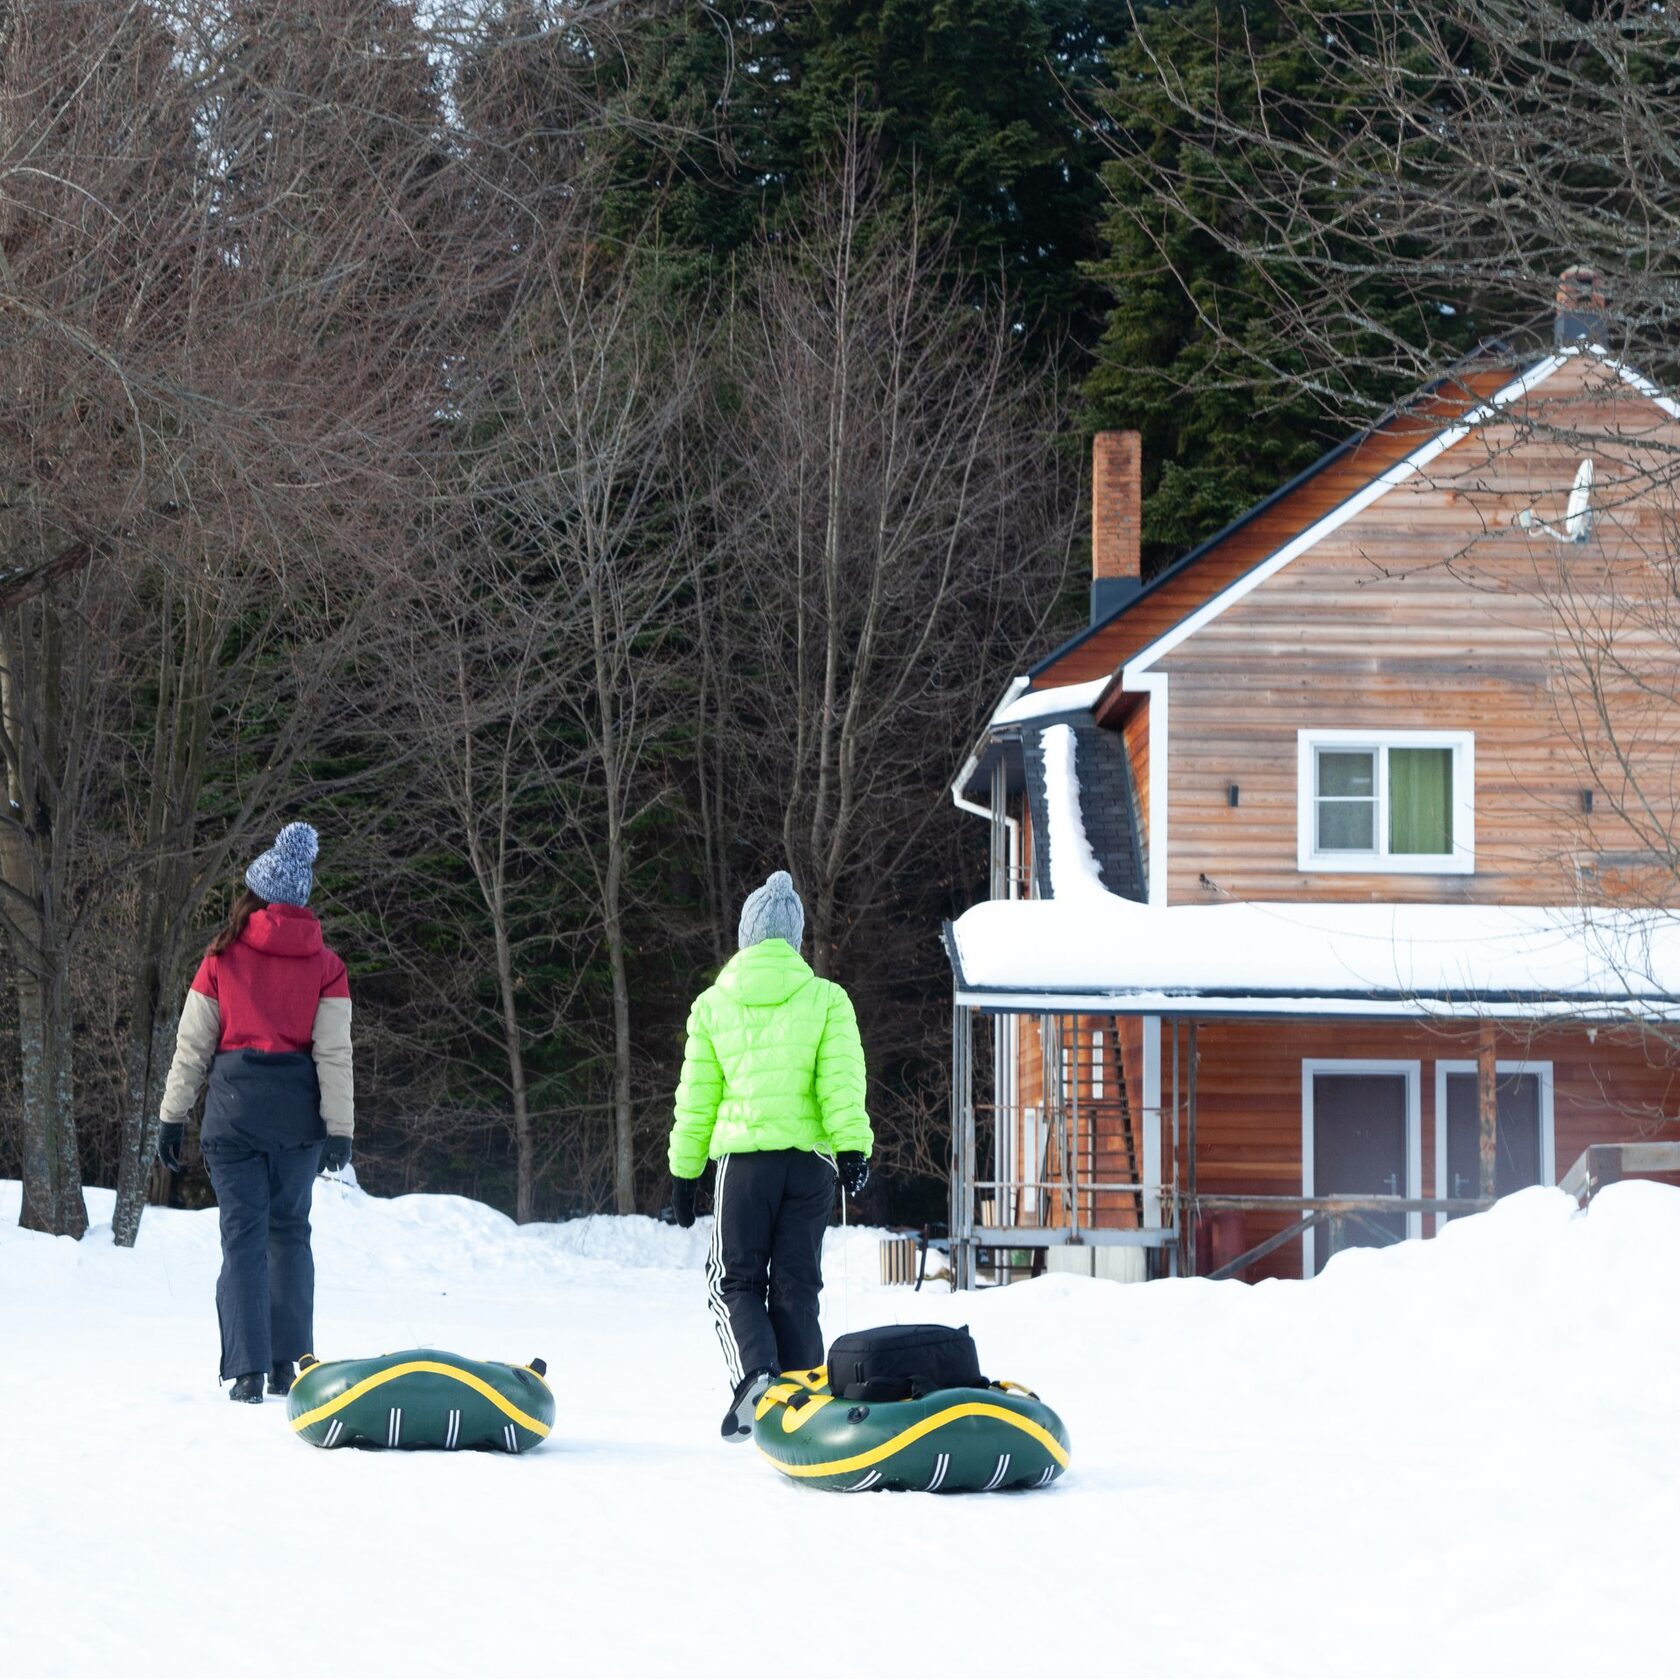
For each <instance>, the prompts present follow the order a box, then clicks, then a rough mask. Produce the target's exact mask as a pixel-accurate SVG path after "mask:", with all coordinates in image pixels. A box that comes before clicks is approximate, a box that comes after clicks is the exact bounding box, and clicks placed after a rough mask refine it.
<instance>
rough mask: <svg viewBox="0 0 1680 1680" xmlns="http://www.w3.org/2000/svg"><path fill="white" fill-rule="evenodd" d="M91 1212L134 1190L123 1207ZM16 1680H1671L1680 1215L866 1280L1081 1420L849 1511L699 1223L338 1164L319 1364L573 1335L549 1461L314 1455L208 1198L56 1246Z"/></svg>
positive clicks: (859, 1273) (10, 1477)
mask: <svg viewBox="0 0 1680 1680" xmlns="http://www.w3.org/2000/svg"><path fill="white" fill-rule="evenodd" d="M89 1201H90V1210H91V1212H92V1214H93V1217H94V1218H95V1219H99V1218H103V1217H108V1215H109V1209H110V1198H109V1196H108V1195H103V1194H101V1193H99V1192H97V1191H96V1192H92V1193H91V1194H90V1197H89ZM17 1207H18V1192H17V1186H16V1184H15V1183H13V1184H0V1328H3V1330H4V1340H3V1344H0V1346H3V1354H4V1357H3V1358H0V1440H3V1441H4V1443H5V1449H4V1451H5V1459H4V1470H3V1474H0V1605H3V1606H4V1617H3V1622H0V1673H3V1674H5V1675H8V1676H17V1675H35V1674H54V1675H59V1674H121V1675H198V1674H237V1675H240V1676H259V1675H284V1676H288V1677H291V1676H296V1675H298V1674H308V1675H311V1676H317V1675H335V1674H357V1675H384V1674H472V1675H482V1674H505V1673H511V1672H513V1671H514V1670H515V1669H516V1668H517V1669H519V1670H521V1671H522V1672H526V1673H530V1674H535V1675H550V1674H564V1675H572V1674H578V1675H581V1674H630V1675H640V1674H657V1675H688V1674H704V1675H711V1674H718V1675H730V1676H738V1675H742V1674H747V1675H754V1674H765V1673H770V1674H774V1673H778V1672H793V1673H798V1674H802V1675H803V1674H809V1675H826V1674H831V1673H845V1672H854V1673H860V1674H861V1673H870V1674H887V1675H896V1674H905V1675H912V1674H914V1675H947V1674H956V1673H962V1674H965V1675H994V1674H995V1675H1005V1674H1042V1673H1078V1674H1092V1675H1097V1674H1100V1675H1103V1676H1105V1677H1106V1676H1112V1675H1129V1674H1214V1673H1219V1674H1225V1673H1233V1674H1234V1673H1242V1674H1292V1675H1293V1674H1312V1675H1317V1674H1349V1673H1353V1674H1381V1675H1391V1674H1392V1675H1412V1674H1464V1673H1475V1674H1478V1675H1506V1674H1509V1675H1537V1674H1581V1673H1590V1674H1611V1673H1617V1674H1657V1673H1663V1672H1667V1673H1672V1672H1673V1671H1674V1666H1675V1661H1676V1656H1675V1646H1674V1642H1673V1632H1672V1618H1671V1613H1670V1605H1671V1602H1672V1601H1671V1599H1670V1596H1669V1595H1670V1593H1671V1592H1672V1591H1673V1588H1674V1579H1675V1567H1676V1563H1677V1562H1680V1543H1677V1539H1676V1536H1677V1533H1680V1529H1677V1526H1676V1522H1675V1513H1676V1511H1677V1510H1680V1473H1677V1467H1680V1415H1677V1412H1680V1408H1677V1397H1680V1328H1677V1327H1680V1314H1677V1312H1676V1305H1677V1302H1676V1292H1677V1285H1680V1191H1677V1190H1672V1189H1665V1188H1662V1187H1659V1186H1655V1185H1648V1184H1627V1185H1622V1186H1618V1187H1616V1188H1613V1189H1611V1190H1608V1191H1607V1192H1605V1193H1604V1195H1603V1196H1602V1197H1601V1198H1600V1199H1599V1201H1598V1202H1597V1203H1595V1205H1594V1206H1593V1209H1592V1211H1591V1213H1590V1215H1588V1216H1584V1217H1578V1216H1575V1215H1574V1214H1573V1212H1572V1209H1571V1205H1570V1204H1569V1202H1568V1201H1567V1200H1566V1199H1565V1198H1564V1197H1563V1196H1562V1195H1561V1193H1559V1192H1555V1191H1545V1190H1533V1191H1528V1192H1525V1193H1524V1194H1523V1195H1521V1196H1518V1197H1514V1198H1512V1199H1511V1200H1509V1201H1507V1202H1505V1203H1502V1204H1501V1205H1500V1206H1499V1207H1498V1208H1496V1209H1495V1210H1494V1211H1493V1212H1492V1213H1490V1214H1488V1215H1486V1216H1484V1217H1482V1218H1479V1219H1467V1220H1461V1221H1459V1222H1457V1223H1455V1224H1454V1225H1452V1226H1451V1227H1450V1228H1449V1229H1448V1231H1447V1233H1446V1235H1445V1237H1444V1238H1443V1239H1442V1240H1441V1241H1440V1242H1438V1243H1433V1244H1411V1245H1407V1246H1405V1247H1403V1248H1400V1249H1394V1250H1389V1251H1387V1252H1385V1253H1381V1254H1378V1253H1373V1252H1364V1253H1350V1254H1346V1255H1343V1256H1341V1257H1339V1258H1338V1259H1337V1260H1336V1261H1334V1262H1333V1263H1332V1264H1331V1266H1330V1267H1329V1269H1328V1271H1327V1272H1326V1274H1325V1276H1324V1277H1322V1278H1321V1279H1320V1280H1318V1281H1317V1282H1315V1283H1312V1284H1299V1283H1275V1282H1274V1283H1266V1284H1262V1285H1260V1286H1258V1287H1256V1288H1252V1289H1251V1288H1247V1287H1245V1286H1243V1285H1240V1284H1210V1283H1202V1282H1181V1283H1163V1284H1153V1285H1149V1286H1146V1287H1132V1288H1126V1287H1122V1286H1120V1285H1116V1284H1110V1283H1103V1282H1094V1281H1089V1280H1083V1279H1073V1278H1067V1277H1056V1278H1046V1279H1043V1280H1041V1281H1039V1282H1036V1283H1031V1284H1023V1285H1017V1286H1015V1287H1013V1288H1010V1289H1007V1290H997V1291H993V1292H990V1293H985V1294H982V1295H979V1296H971V1297H968V1298H966V1299H963V1298H958V1297H954V1296H951V1295H949V1294H947V1293H946V1292H945V1291H944V1289H943V1286H940V1287H938V1288H930V1289H927V1290H924V1291H923V1293H922V1294H921V1295H920V1296H917V1295H914V1294H912V1293H911V1292H910V1291H909V1290H907V1289H896V1290H883V1289H878V1288H875V1287H871V1286H868V1284H867V1279H868V1277H869V1276H870V1275H874V1274H875V1266H874V1255H873V1247H872V1244H871V1243H870V1241H869V1240H868V1239H867V1238H866V1237H863V1236H861V1235H859V1234H855V1233H854V1236H853V1239H852V1248H851V1253H850V1259H849V1270H850V1274H851V1286H850V1289H849V1291H843V1290H842V1288H841V1287H840V1286H841V1278H842V1273H843V1272H844V1271H845V1270H846V1269H848V1268H847V1267H846V1266H843V1265H842V1263H841V1260H840V1258H839V1255H838V1251H836V1250H831V1254H830V1258H829V1283H830V1289H829V1295H828V1297H827V1328H828V1329H829V1331H830V1332H831V1333H832V1332H834V1331H836V1330H838V1329H841V1328H844V1327H846V1325H847V1322H848V1321H849V1323H850V1325H851V1326H852V1327H857V1326H861V1325H863V1324H866V1323H870V1322H887V1321H892V1320H907V1319H913V1318H940V1319H946V1320H951V1321H960V1320H964V1319H966V1320H969V1321H970V1322H971V1323H972V1325H973V1328H974V1330H975V1333H976V1335H977V1337H978V1339H979V1342H980V1350H981V1355H982V1359H983V1362H984V1365H985V1368H986V1369H987V1370H988V1371H990V1372H992V1373H993V1374H995V1375H999V1376H1007V1377H1013V1378H1017V1379H1019V1380H1021V1381H1025V1382H1029V1383H1031V1384H1032V1385H1033V1386H1035V1387H1036V1388H1038V1389H1039V1390H1040V1391H1041V1392H1042V1393H1043V1394H1044V1396H1045V1397H1046V1398H1047V1399H1048V1400H1050V1401H1051V1402H1052V1404H1054V1405H1056V1406H1057V1407H1058V1409H1060V1410H1061V1412H1062V1414H1063V1416H1064V1417H1065V1419H1066V1421H1067V1423H1068V1427H1069V1429H1070V1431H1071V1433H1072V1437H1073V1447H1074V1458H1073V1469H1072V1472H1071V1474H1070V1475H1069V1476H1068V1478H1067V1479H1066V1480H1065V1481H1064V1482H1062V1483H1060V1484H1058V1485H1057V1486H1055V1487H1053V1488H1051V1489H1049V1490H1047V1491H1045V1492H1042V1493H1028V1494H1017V1495H991V1496H983V1495H982V1496H969V1497H959V1498H929V1497H923V1496H917V1495H888V1494H864V1495H857V1496H846V1495H836V1494H823V1493H818V1492H815V1491H813V1490H811V1489H808V1488H802V1487H798V1486H795V1485H791V1484H789V1483H786V1482H784V1481H782V1480H781V1479H780V1478H779V1477H778V1476H777V1475H776V1473H775V1472H774V1471H773V1470H772V1469H770V1467H769V1466H768V1465H767V1464H765V1463H763V1462H762V1461H761V1460H760V1459H759V1458H758V1457H757V1455H756V1453H755V1452H754V1450H753V1449H752V1448H750V1447H740V1448H732V1447H728V1446H725V1445H723V1444H722V1443H721V1442H720V1441H719V1440H718V1439H717V1435H716V1430H717V1420H718V1416H719V1415H720V1413H721V1410H722V1403H723V1401H724V1399H725V1398H726V1395H725V1393H724V1385H723V1383H722V1376H721V1362H720V1360H719V1356H718V1352H717V1348H716V1344H715V1342H714V1341H713V1338H712V1334H711V1330H710V1327H709V1324H708V1321H707V1319H706V1315H705V1310H704V1291H703V1286H702V1281H701V1276H700V1269H699V1268H700V1258H701V1255H702V1252H703V1250H704V1246H705V1243H706V1240H707V1234H708V1232H707V1227H706V1225H704V1224H702V1225H700V1226H697V1227H696V1228H695V1230H694V1231H692V1232H688V1233H683V1232H678V1231H675V1230H671V1229H667V1228H663V1227H659V1226H656V1225H654V1224H652V1223H651V1222H650V1221H646V1220H613V1219H601V1220H594V1221H582V1222H578V1223H574V1224H569V1225H563V1226H538V1227H531V1228H527V1229H525V1230H519V1229H518V1228H516V1227H515V1226H513V1225H512V1224H511V1223H509V1222H508V1221H506V1220H504V1219H503V1218H501V1217H500V1216H499V1215H497V1214H495V1213H492V1212H490V1211H489V1210H487V1209H485V1208H483V1207H480V1206H478V1205H476V1204H474V1203H471V1202H466V1201H460V1200H455V1199H451V1198H444V1197H406V1198H403V1199H400V1200H397V1201H378V1200H374V1199H371V1198H369V1197H367V1196H364V1195H363V1194H362V1193H361V1192H359V1191H353V1190H348V1189H344V1188H341V1187H337V1186H328V1185H324V1184H323V1185H322V1186H321V1187H320V1193H319V1195H318V1197H317V1201H316V1209H317V1212H316V1229H317V1239H316V1253H317V1260H318V1266H319V1271H320V1279H321V1282H320V1299H319V1310H318V1315H317V1332H318V1340H319V1347H318V1349H317V1351H318V1352H319V1353H320V1354H322V1355H323V1356H325V1357H328V1358H331V1357H333V1356H335V1355H338V1356H343V1355H360V1354H368V1353H375V1352H380V1351H384V1350H390V1349H396V1348H399V1347H404V1346H414V1345H419V1344H432V1345H436V1346H441V1347H446V1348H451V1349H454V1350H456V1351H458V1352H461V1353H464V1354H468V1355H472V1356H477V1357H483V1358H495V1359H510V1360H519V1361H522V1360H525V1359H528V1358H530V1357H531V1356H532V1355H534V1354H541V1355H543V1356H545V1357H546V1358H547V1359H548V1361H549V1364H550V1377H551V1381H552V1382H553V1384H554V1387H555V1391H556V1399H557V1403H558V1409H559V1421H558V1426H557V1427H556V1430H555V1433H554V1437H553V1440H552V1442H551V1443H550V1444H548V1445H547V1446H545V1447H544V1448H543V1449H542V1450H541V1451H539V1452H535V1453H532V1454H531V1455H529V1456H528V1457H521V1458H517V1459H512V1458H504V1457H493V1456H490V1455H481V1454H461V1455H459V1456H450V1457H446V1456H444V1455H442V1454H429V1453H400V1454H398V1453H392V1454H382V1453H358V1452H345V1451H340V1452H321V1451H316V1450H313V1449H310V1448H308V1447H305V1446H303V1445H301V1444H300V1443H298V1442H297V1441H295V1440H293V1439H292V1438H291V1436H290V1434H289V1432H288V1431H287V1429H286V1424H285V1409H284V1407H283V1406H281V1405H277V1404H274V1403H272V1402H271V1403H269V1404H267V1405H264V1406H262V1407H238V1408H236V1407H233V1406H230V1405H229V1404H227V1402H226V1401H225V1400H223V1399H222V1398H221V1391H220V1390H219V1389H218V1388H217V1387H216V1385H215V1318H214V1310H213V1307H212V1304H211V1289H212V1282H213V1278H214V1275H215V1270H216V1265H217V1249H216V1231H215V1217H214V1215H213V1214H184V1213H175V1214H171V1213H162V1212H157V1211H153V1212H151V1213H148V1215H147V1216H146V1224H145V1228H144V1230H143V1231H142V1233H141V1241H140V1246H139V1248H138V1249H137V1250H135V1251H134V1252H132V1253H126V1254H125V1253H119V1252H118V1251H116V1250H115V1249H113V1248H111V1247H110V1245H109V1242H108V1240H107V1233H105V1232H101V1231H94V1232H92V1233H90V1234H89V1236H88V1238H87V1240H86V1241H85V1242H83V1243H80V1244H75V1243H71V1242H65V1241H53V1240H50V1239H46V1238H41V1237H36V1236H31V1235H26V1234H24V1233H21V1232H19V1231H17V1230H16V1229H15V1228H14V1226H15V1220H16V1217H17Z"/></svg>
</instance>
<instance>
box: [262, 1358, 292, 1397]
mask: <svg viewBox="0 0 1680 1680" xmlns="http://www.w3.org/2000/svg"><path fill="white" fill-rule="evenodd" d="M296 1381H297V1372H296V1371H294V1370H293V1369H292V1362H291V1360H289V1359H283V1360H281V1362H280V1363H279V1364H278V1365H276V1366H275V1367H274V1369H273V1370H272V1371H270V1372H269V1373H268V1392H269V1393H270V1394H290V1393H291V1392H292V1384H293V1383H295V1382H296Z"/></svg>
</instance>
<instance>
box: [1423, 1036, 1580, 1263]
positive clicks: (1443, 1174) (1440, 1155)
mask: <svg viewBox="0 0 1680 1680" xmlns="http://www.w3.org/2000/svg"><path fill="white" fill-rule="evenodd" d="M1494 1070H1495V1072H1496V1074H1499V1073H1532V1074H1536V1075H1538V1076H1539V1080H1540V1182H1541V1183H1542V1184H1546V1185H1554V1184H1556V1183H1557V1131H1556V1127H1555V1123H1554V1118H1553V1110H1552V1064H1551V1063H1550V1062H1530V1061H1524V1060H1520V1059H1519V1060H1517V1061H1499V1062H1496V1063H1495V1064H1494ZM1475 1071H1476V1064H1475V1063H1474V1062H1465V1061H1454V1062H1437V1063H1436V1064H1435V1194H1436V1195H1437V1196H1440V1197H1445V1196H1446V1194H1447V1075H1448V1074H1449V1073H1474V1072H1475ZM1450 1217H1451V1216H1450V1215H1448V1214H1445V1213H1438V1214H1436V1215H1435V1234H1436V1235H1437V1236H1439V1235H1440V1232H1441V1227H1442V1226H1443V1225H1445V1224H1446V1223H1447V1221H1448V1219H1449V1218H1450Z"/></svg>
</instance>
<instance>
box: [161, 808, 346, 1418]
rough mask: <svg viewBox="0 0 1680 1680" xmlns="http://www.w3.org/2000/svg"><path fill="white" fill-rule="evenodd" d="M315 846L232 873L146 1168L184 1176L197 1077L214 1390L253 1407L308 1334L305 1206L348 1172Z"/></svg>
mask: <svg viewBox="0 0 1680 1680" xmlns="http://www.w3.org/2000/svg"><path fill="white" fill-rule="evenodd" d="M318 846H319V842H318V839H317V837H316V833H315V830H314V829H312V828H311V827H310V826H309V824H308V823H301V822H298V823H288V824H287V825H286V826H285V827H284V828H283V829H281V830H280V833H279V834H278V836H276V838H275V841H274V844H273V846H272V847H270V848H269V850H268V851H266V852H264V853H263V855H262V856H261V857H259V858H258V859H257V861H256V862H255V863H253V864H252V865H251V867H250V868H249V869H248V870H247V871H246V872H245V887H246V890H245V891H244V892H242V893H241V894H240V895H239V897H238V899H237V900H236V901H235V903H234V906H233V912H232V914H231V915H230V916H229V917H228V921H227V925H226V926H225V927H224V928H223V929H222V931H221V932H220V933H218V934H217V935H216V937H215V938H214V939H213V940H212V941H211V942H210V948H209V950H208V951H206V952H205V955H204V961H203V962H202V963H200V964H199V967H198V973H197V974H196V975H194V977H193V983H192V990H191V991H189V992H188V993H187V1002H186V1007H185V1008H184V1009H183V1010H182V1011H181V1024H180V1027H179V1028H178V1029H177V1032H176V1036H175V1060H174V1062H173V1063H172V1065H171V1066H170V1069H169V1082H168V1084H167V1086H166V1087H165V1089H164V1095H163V1107H162V1115H161V1118H162V1126H161V1130H160V1135H159V1138H158V1159H159V1160H160V1161H162V1163H163V1164H164V1166H166V1167H167V1168H169V1170H170V1171H171V1172H179V1171H180V1170H181V1140H182V1138H183V1136H184V1135H185V1131H186V1123H187V1117H188V1115H190V1114H191V1112H192V1108H193V1104H194V1103H195V1102H196V1101H197V1100H198V1093H199V1092H200V1090H202V1089H203V1087H204V1085H205V1081H206V1076H208V1080H209V1087H210V1089H209V1095H208V1097H207V1098H206V1100H205V1104H204V1129H203V1136H202V1142H203V1146H204V1159H205V1161H206V1163H207V1164H208V1166H209V1168H210V1182H211V1183H212V1184H213V1185H214V1186H215V1190H216V1202H217V1205H218V1207H219V1209H220V1212H221V1231H222V1274H221V1277H220V1278H219V1279H218V1280H217V1283H216V1313H217V1316H218V1317H219V1318H220V1320H221V1327H222V1366H221V1371H222V1380H223V1381H224V1382H226V1381H227V1380H228V1379H229V1378H232V1379H233V1388H232V1390H231V1392H230V1393H229V1396H228V1398H229V1399H231V1400H246V1401H252V1402H259V1401H261V1399H262V1397H263V1379H264V1377H265V1376H266V1377H267V1379H268V1391H269V1393H270V1394H284V1393H286V1392H287V1391H288V1390H289V1389H290V1388H291V1386H292V1378H293V1375H294V1366H295V1364H296V1361H297V1360H298V1359H300V1358H301V1357H302V1356H303V1355H304V1354H306V1353H308V1352H310V1351H311V1349H312V1348H313V1346H314V1340H315V1330H314V1316H315V1260H314V1256H313V1255H312V1254H311V1253H310V1249H309V1201H310V1195H311V1192H312V1190H313V1188H314V1183H315V1174H316V1172H317V1171H318V1170H326V1171H339V1170H341V1169H342V1168H344V1167H345V1166H347V1165H348V1164H349V1161H350V1137H351V1133H352V1132H353V1131H354V1129H355V1089H354V1082H353V1079H352V1074H351V1059H350V987H349V984H348V982H347V980H346V977H345V972H344V964H343V963H342V962H341V961H340V960H339V959H338V957H337V956H335V955H334V954H333V952H331V951H330V950H328V949H327V947H326V946H325V945H324V944H323V943H322V941H321V924H320V923H319V922H318V921H317V920H316V919H315V917H314V915H313V914H312V913H311V912H310V911H309V910H308V909H307V908H306V906H307V905H308V903H309V893H310V888H311V887H312V886H313V884H314V875H313V868H312V866H313V864H314V862H315V855H316V852H317V850H318Z"/></svg>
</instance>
